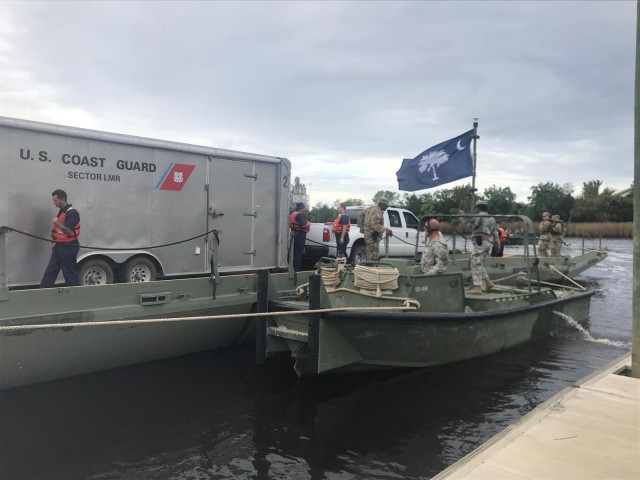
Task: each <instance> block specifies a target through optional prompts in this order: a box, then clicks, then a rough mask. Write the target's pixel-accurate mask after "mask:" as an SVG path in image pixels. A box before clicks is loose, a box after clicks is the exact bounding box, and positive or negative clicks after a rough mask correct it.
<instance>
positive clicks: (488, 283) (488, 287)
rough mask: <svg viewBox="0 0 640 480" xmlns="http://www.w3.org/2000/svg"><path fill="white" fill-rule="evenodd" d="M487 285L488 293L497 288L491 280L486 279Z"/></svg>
mask: <svg viewBox="0 0 640 480" xmlns="http://www.w3.org/2000/svg"><path fill="white" fill-rule="evenodd" d="M484 283H485V285H486V291H487V292H490V291H491V290H493V289H494V288H496V284H495V283H493V282H492V281H491V280H490V279H486V280H485V281H484Z"/></svg>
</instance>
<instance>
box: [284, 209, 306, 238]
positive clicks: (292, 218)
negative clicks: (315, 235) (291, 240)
mask: <svg viewBox="0 0 640 480" xmlns="http://www.w3.org/2000/svg"><path fill="white" fill-rule="evenodd" d="M299 213H300V212H297V211H296V212H293V213H292V214H291V215H289V228H290V229H291V230H293V231H294V232H306V233H308V232H309V230H311V224H310V223H309V222H307V223H306V225H305V226H304V227H303V226H302V225H300V224H299V223H298V221H297V220H296V217H297V216H298V214H299Z"/></svg>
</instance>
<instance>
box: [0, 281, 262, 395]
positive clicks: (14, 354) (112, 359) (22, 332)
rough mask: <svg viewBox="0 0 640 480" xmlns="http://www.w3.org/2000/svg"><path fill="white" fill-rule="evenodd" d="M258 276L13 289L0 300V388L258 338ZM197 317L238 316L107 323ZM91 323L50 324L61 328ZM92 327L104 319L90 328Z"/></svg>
mask: <svg viewBox="0 0 640 480" xmlns="http://www.w3.org/2000/svg"><path fill="white" fill-rule="evenodd" d="M255 287H256V276H255V275H254V274H247V275H229V276H223V277H220V278H219V280H218V285H217V289H216V297H215V299H213V298H212V284H211V282H210V280H209V279H208V278H197V279H183V280H165V281H160V282H149V283H132V284H116V285H103V286H95V287H61V288H51V289H34V290H20V291H10V292H9V295H8V298H7V299H6V300H4V301H2V302H0V327H3V326H23V327H24V328H23V329H19V330H10V331H2V330H0V388H1V389H5V388H12V387H16V386H20V385H28V384H31V383H37V382H43V381H48V380H52V379H56V378H62V377H67V376H72V375H78V374H82V373H88V372H94V371H98V370H105V369H109V368H114V367H119V366H125V365H132V364H136V363H141V362H147V361H152V360H158V359H162V358H168V357H173V356H178V355H185V354H189V353H195V352H198V351H204V350H211V349H215V348H221V347H226V346H229V345H232V344H234V343H238V342H246V341H249V340H252V339H253V338H254V328H255V327H254V323H255V321H254V319H249V318H247V317H246V316H245V315H246V314H247V313H249V312H250V311H251V309H252V306H253V305H254V303H255V301H256V289H255ZM200 315H239V316H238V317H234V318H221V319H211V320H184V321H172V322H165V323H144V324H135V323H134V324H127V325H109V324H108V322H110V321H114V320H125V319H126V320H133V319H159V318H171V317H193V316H200ZM76 322H79V323H82V324H84V325H86V326H73V327H59V328H53V329H51V328H27V327H26V326H28V325H36V326H42V327H46V326H47V325H52V324H58V323H63V324H64V323H76ZM91 322H107V324H106V325H91V326H88V324H90V323H91Z"/></svg>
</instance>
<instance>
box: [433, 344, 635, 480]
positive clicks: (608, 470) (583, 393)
mask: <svg viewBox="0 0 640 480" xmlns="http://www.w3.org/2000/svg"><path fill="white" fill-rule="evenodd" d="M630 372H631V354H627V355H625V356H623V357H621V358H619V359H618V360H616V361H615V362H613V363H611V364H609V365H607V366H606V367H604V368H602V369H600V370H598V371H597V372H595V373H593V374H592V375H590V376H588V377H586V378H584V379H582V380H580V381H579V382H576V383H575V384H573V385H572V386H571V387H568V388H565V389H564V390H562V391H561V392H559V393H558V394H556V395H554V396H553V397H551V398H550V399H549V400H547V401H546V402H544V403H543V404H541V405H540V406H538V407H537V408H535V409H534V410H533V411H531V412H530V413H529V414H527V415H525V416H524V417H523V418H522V419H520V420H519V421H518V422H516V423H514V424H512V425H510V426H509V427H507V428H506V429H505V430H503V431H502V432H501V433H499V434H498V435H496V436H495V437H493V438H492V439H490V440H489V441H488V442H486V443H485V444H483V445H482V446H481V447H479V448H477V449H476V450H474V451H473V452H471V453H470V454H469V455H467V456H465V457H463V458H462V459H461V460H459V461H458V462H456V463H455V464H453V465H451V466H450V467H449V468H447V469H446V470H444V471H442V472H441V473H439V474H438V475H436V476H435V477H433V480H443V479H487V480H489V479H491V480H498V479H513V480H516V479H518V480H524V479H544V480H548V479H562V480H567V479H579V480H583V479H629V480H631V479H633V480H638V479H640V379H637V378H631V377H630Z"/></svg>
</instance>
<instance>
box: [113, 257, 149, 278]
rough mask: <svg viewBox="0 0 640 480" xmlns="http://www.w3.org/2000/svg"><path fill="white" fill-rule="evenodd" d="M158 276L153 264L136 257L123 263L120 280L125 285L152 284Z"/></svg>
mask: <svg viewBox="0 0 640 480" xmlns="http://www.w3.org/2000/svg"><path fill="white" fill-rule="evenodd" d="M157 276H158V270H157V269H156V265H155V263H153V261H151V260H149V259H148V258H144V257H136V258H132V259H131V260H129V261H128V262H127V263H125V265H124V268H123V269H122V278H123V280H124V282H125V283H142V282H153V281H154V280H155V279H156V277H157Z"/></svg>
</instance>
